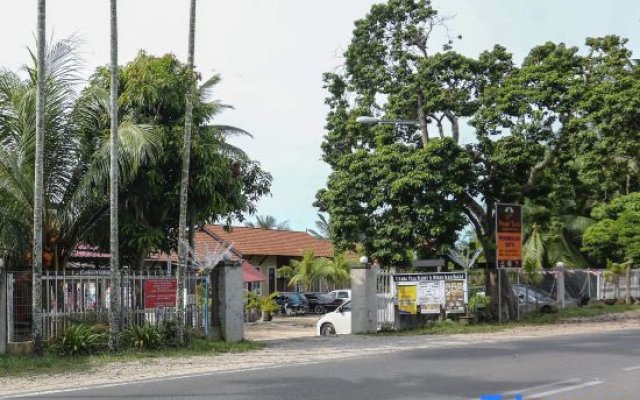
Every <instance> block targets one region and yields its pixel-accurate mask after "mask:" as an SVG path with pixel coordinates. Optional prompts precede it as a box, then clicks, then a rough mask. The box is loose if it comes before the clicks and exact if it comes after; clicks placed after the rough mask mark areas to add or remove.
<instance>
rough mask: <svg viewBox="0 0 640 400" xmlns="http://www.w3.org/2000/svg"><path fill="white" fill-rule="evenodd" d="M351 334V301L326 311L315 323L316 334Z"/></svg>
mask: <svg viewBox="0 0 640 400" xmlns="http://www.w3.org/2000/svg"><path fill="white" fill-rule="evenodd" d="M350 334H351V301H347V302H345V303H344V304H343V305H341V306H340V307H338V308H336V310H335V311H332V312H330V313H326V314H325V315H324V317H322V318H320V319H319V320H318V322H317V323H316V335H318V336H333V335H350Z"/></svg>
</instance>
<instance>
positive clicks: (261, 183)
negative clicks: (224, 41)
mask: <svg viewBox="0 0 640 400" xmlns="http://www.w3.org/2000/svg"><path fill="white" fill-rule="evenodd" d="M108 76H109V71H108V69H107V68H99V69H98V70H97V71H96V73H95V74H94V75H93V76H92V78H91V81H90V85H89V87H88V88H86V89H85V90H84V91H83V92H82V95H81V97H80V99H79V102H80V103H81V104H83V105H84V106H85V107H87V108H90V109H91V110H93V115H94V117H93V118H91V119H87V120H86V121H85V123H84V124H83V126H82V127H81V130H80V140H81V142H82V143H84V148H86V149H92V143H93V142H94V140H95V138H96V137H100V135H101V134H102V133H103V129H104V124H105V122H104V121H107V120H108V109H107V108H105V107H103V106H102V105H101V103H99V102H96V101H94V100H93V93H96V92H105V91H108V89H109V79H108ZM191 77H192V75H191V72H190V71H189V70H188V68H187V66H186V65H184V64H183V63H181V62H180V61H179V60H178V59H177V58H176V57H175V56H174V55H171V54H167V55H164V56H161V57H154V56H151V55H148V54H147V53H145V52H140V53H139V54H138V56H137V57H136V58H135V59H134V60H133V61H132V62H130V63H128V64H127V65H125V66H123V67H122V68H121V70H120V102H119V106H120V112H119V114H120V115H123V116H125V118H129V119H130V120H131V121H132V122H135V123H137V124H146V125H149V126H153V127H154V130H155V131H157V132H158V135H159V144H160V146H161V148H162V149H163V151H162V152H161V153H160V154H158V155H157V157H156V158H155V159H154V163H153V164H152V165H147V166H143V167H142V168H141V171H140V172H139V174H138V175H137V176H136V177H135V179H133V180H132V181H131V182H128V183H127V184H125V185H123V187H122V188H121V190H120V197H121V203H120V204H121V208H120V212H121V215H120V221H121V230H122V232H123V235H121V249H120V253H121V254H122V257H123V258H124V261H125V262H127V263H129V264H130V265H133V266H137V265H140V264H141V263H142V261H143V260H144V258H145V257H146V254H148V252H149V251H150V250H160V251H164V252H169V251H170V250H175V249H176V248H177V230H176V229H175V227H176V226H178V216H179V189H180V178H181V174H180V172H181V165H182V164H181V162H182V159H181V157H179V155H180V154H181V153H182V149H183V140H184V115H185V94H186V92H187V88H189V85H190V84H191V82H192V79H191ZM197 77H198V78H199V76H197ZM219 80H220V79H219V77H218V76H214V77H213V78H211V79H209V80H207V81H206V82H204V83H203V84H202V86H201V87H200V88H199V89H198V91H197V94H196V96H195V101H194V109H193V123H194V126H193V133H192V150H191V163H190V172H189V174H190V176H191V179H190V180H189V209H188V216H187V217H188V218H187V220H188V221H189V224H190V225H197V224H200V225H202V224H204V223H208V222H212V221H216V220H220V219H225V218H226V219H231V218H235V217H237V218H240V219H241V220H242V218H243V217H242V214H252V213H254V212H255V205H256V202H257V201H258V199H259V198H261V197H262V196H264V195H266V194H268V193H269V187H270V184H271V175H270V174H268V173H266V172H265V171H263V170H262V169H261V168H260V165H259V163H257V162H256V161H253V160H251V159H250V158H249V157H248V156H247V155H246V154H245V153H244V152H243V151H242V150H241V149H239V148H237V147H234V146H232V145H230V144H229V143H228V142H227V139H228V138H229V137H231V136H238V135H243V136H250V134H249V133H247V132H245V131H243V130H242V129H239V128H235V127H232V126H226V125H212V124H211V123H210V121H211V120H213V119H214V118H215V117H216V116H217V115H218V114H219V113H220V112H221V111H222V110H223V109H225V108H229V106H226V105H224V104H221V103H219V102H217V101H210V100H209V99H208V96H209V95H210V94H211V91H212V89H213V88H214V86H215V85H216V84H217V83H218V82H219ZM104 226H106V227H108V224H105V225H104ZM107 237H108V236H107V231H106V229H102V230H96V231H95V232H94V234H93V237H92V242H93V243H97V244H99V245H101V246H104V247H106V245H107V243H108V242H107Z"/></svg>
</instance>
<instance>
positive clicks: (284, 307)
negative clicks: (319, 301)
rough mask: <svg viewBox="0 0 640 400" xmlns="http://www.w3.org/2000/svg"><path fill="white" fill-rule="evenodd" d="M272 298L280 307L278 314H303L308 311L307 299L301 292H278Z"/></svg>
mask: <svg viewBox="0 0 640 400" xmlns="http://www.w3.org/2000/svg"><path fill="white" fill-rule="evenodd" d="M274 300H275V301H276V303H277V304H278V306H279V307H280V314H284V315H294V314H295V315H304V314H306V313H307V312H308V311H309V300H307V298H306V296H305V295H304V293H302V292H280V293H279V294H278V296H276V297H275V299H274Z"/></svg>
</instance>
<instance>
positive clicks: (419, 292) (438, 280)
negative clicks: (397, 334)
mask: <svg viewBox="0 0 640 400" xmlns="http://www.w3.org/2000/svg"><path fill="white" fill-rule="evenodd" d="M393 281H394V282H395V284H396V301H397V305H398V310H399V311H400V313H403V314H417V313H418V312H419V313H420V314H440V313H441V312H442V311H443V310H444V311H446V312H447V313H449V314H453V313H464V312H465V306H466V304H467V277H466V275H465V273H463V272H434V273H420V274H396V275H393Z"/></svg>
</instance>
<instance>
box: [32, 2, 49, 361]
mask: <svg viewBox="0 0 640 400" xmlns="http://www.w3.org/2000/svg"><path fill="white" fill-rule="evenodd" d="M45 18H46V1H45V0H38V28H37V30H38V36H37V44H36V46H37V65H38V67H37V71H38V74H37V85H36V143H35V145H36V148H35V153H36V157H35V163H34V164H35V168H34V169H35V171H34V174H35V179H34V196H33V197H34V199H33V297H32V299H33V310H32V312H33V343H34V346H33V348H34V352H35V353H36V354H37V355H41V354H42V353H43V350H44V348H43V343H42V333H43V332H42V212H43V203H44V190H43V158H44V151H43V150H44V113H45V104H44V102H45V76H46V70H45V46H46V43H45V40H46V38H45V29H46V19H45Z"/></svg>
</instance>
